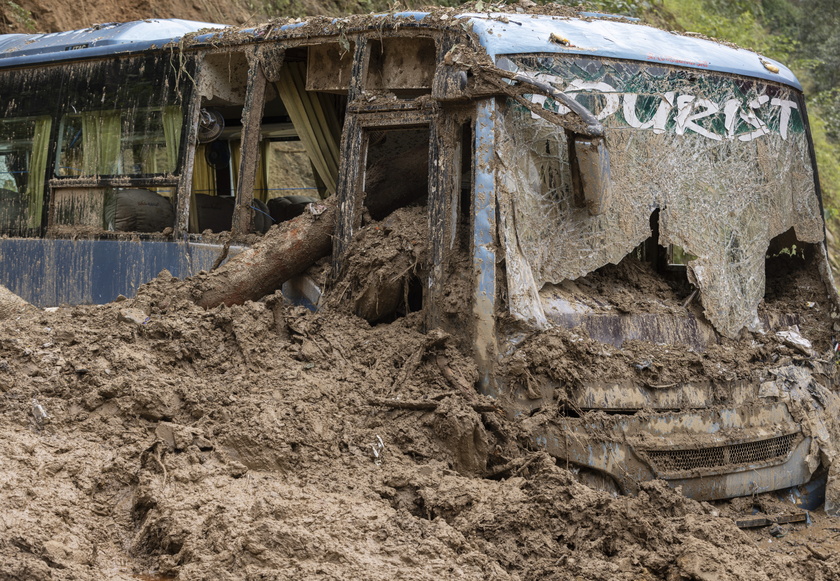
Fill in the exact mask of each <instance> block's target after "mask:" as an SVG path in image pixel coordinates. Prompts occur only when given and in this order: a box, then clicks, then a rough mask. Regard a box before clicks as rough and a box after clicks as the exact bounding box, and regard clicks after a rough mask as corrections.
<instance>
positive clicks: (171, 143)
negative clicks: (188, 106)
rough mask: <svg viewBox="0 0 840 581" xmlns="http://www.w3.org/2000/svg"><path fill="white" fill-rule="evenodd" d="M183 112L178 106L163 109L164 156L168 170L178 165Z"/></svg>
mask: <svg viewBox="0 0 840 581" xmlns="http://www.w3.org/2000/svg"><path fill="white" fill-rule="evenodd" d="M183 117H184V114H183V112H182V111H181V108H180V107H165V108H164V109H163V135H164V138H165V139H166V158H167V162H168V163H169V167H167V168H166V171H168V172H174V171H175V168H176V167H178V153H179V151H180V149H181V126H182V124H183Z"/></svg>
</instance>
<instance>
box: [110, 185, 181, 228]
mask: <svg viewBox="0 0 840 581" xmlns="http://www.w3.org/2000/svg"><path fill="white" fill-rule="evenodd" d="M105 221H106V223H107V224H109V225H111V224H113V229H114V230H116V231H118V232H163V230H164V229H165V228H171V227H172V226H174V225H175V208H173V207H172V202H171V201H170V199H169V198H167V197H166V196H161V195H159V194H156V193H155V192H153V191H151V190H145V189H130V190H118V191H117V192H115V194H114V196H113V197H112V201H111V203H110V204H108V205H107V206H106V209H105Z"/></svg>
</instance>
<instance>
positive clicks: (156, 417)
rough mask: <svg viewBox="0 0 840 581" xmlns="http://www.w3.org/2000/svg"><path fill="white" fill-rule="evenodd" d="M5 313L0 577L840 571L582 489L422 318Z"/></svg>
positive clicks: (657, 504)
mask: <svg viewBox="0 0 840 581" xmlns="http://www.w3.org/2000/svg"><path fill="white" fill-rule="evenodd" d="M4 312H6V313H8V316H7V317H6V318H4V319H2V320H0V328H2V333H0V337H3V339H0V430H2V438H0V463H2V466H3V471H2V473H0V502H2V506H3V511H2V513H0V577H3V578H7V579H27V580H29V579H102V578H108V579H133V578H136V577H134V575H138V574H146V575H149V574H154V575H160V576H166V577H174V578H178V579H256V578H265V577H266V576H269V577H272V578H301V579H302V578H306V579H352V578H364V579H383V580H384V579H393V578H405V579H441V578H453V577H462V578H466V579H500V580H507V579H546V578H556V579H567V578H569V579H571V578H582V579H605V580H606V579H628V580H629V579H744V578H752V579H779V580H781V579H831V578H836V575H837V574H838V573H837V571H838V562H837V560H838V557H836V556H835V553H833V552H831V553H830V554H829V552H828V551H826V555H827V556H826V555H823V556H826V558H825V559H819V558H816V557H815V556H814V554H813V553H812V552H811V551H809V550H807V549H806V548H805V547H804V546H791V547H790V549H789V551H790V552H785V553H777V552H774V551H772V550H768V549H763V548H759V547H758V546H757V545H756V543H754V542H753V540H752V539H751V537H750V535H757V534H761V533H760V532H759V533H749V534H747V533H744V532H742V531H740V530H738V529H737V528H735V526H734V524H732V521H731V520H730V519H726V518H723V517H719V516H715V515H716V512H715V511H716V510H717V509H715V508H713V507H711V506H710V505H706V504H701V503H697V502H694V501H690V500H686V499H684V498H683V497H681V496H680V495H679V494H678V493H676V492H674V491H671V490H669V489H667V488H666V487H665V486H664V485H663V484H662V483H651V484H647V485H643V487H642V489H643V492H642V494H640V495H639V496H638V497H634V498H629V497H621V498H613V497H612V496H610V495H608V494H607V493H604V492H599V491H595V490H592V489H590V488H587V487H586V486H584V485H582V484H580V483H578V482H577V481H576V480H575V478H574V476H573V475H572V473H570V472H569V471H567V470H566V469H565V468H562V467H558V466H557V465H555V463H554V462H553V460H551V459H550V458H548V457H547V456H545V455H543V454H541V453H538V452H533V451H531V450H530V449H529V447H528V438H526V437H525V435H524V434H522V433H521V432H520V431H519V428H518V426H517V424H516V423H515V422H510V421H507V420H505V419H504V418H503V417H502V416H501V415H500V414H498V413H493V412H483V413H480V412H477V411H475V407H476V406H477V405H478V404H484V405H487V404H488V403H489V402H486V401H485V400H483V399H482V398H481V397H480V396H478V395H477V394H475V393H473V392H469V391H465V390H463V389H462V386H461V385H460V382H459V381H453V380H452V379H451V378H452V377H456V378H457V377H461V378H463V380H464V381H465V382H466V383H468V384H469V385H471V384H472V383H473V382H474V380H475V378H476V370H475V367H474V364H473V363H472V360H471V359H470V358H469V357H468V356H467V355H465V354H464V353H462V352H461V351H460V350H459V349H457V348H456V347H455V346H454V345H455V342H454V341H453V340H452V338H450V337H448V336H447V335H445V334H444V333H441V332H434V333H430V334H422V333H420V332H419V331H418V327H419V324H420V316H419V314H417V313H415V314H409V315H408V316H406V317H402V318H400V319H398V320H397V321H395V322H393V323H390V324H381V325H376V326H373V327H372V326H370V325H369V324H368V323H367V322H365V321H363V320H361V319H359V318H357V317H355V316H353V315H349V314H340V313H335V312H323V313H319V314H314V313H311V312H309V311H307V310H305V309H302V308H294V307H287V306H284V305H283V304H282V302H280V301H279V300H278V298H277V297H270V298H269V299H268V300H266V301H264V302H257V303H247V304H245V305H242V306H238V307H232V308H225V307H219V308H216V309H213V310H210V311H204V310H203V309H199V308H197V307H196V306H194V305H193V304H192V302H191V300H190V298H189V293H188V286H187V285H185V283H183V282H182V281H177V280H174V279H171V278H170V277H165V276H164V277H161V278H160V279H158V280H156V281H154V282H153V283H152V284H150V285H148V286H146V287H144V288H143V289H142V290H141V292H140V294H139V296H138V297H137V298H136V299H132V300H125V301H121V302H117V303H113V304H109V305H104V306H99V307H93V306H92V307H73V308H60V309H57V310H55V311H54V312H45V311H39V310H35V309H31V308H24V307H20V306H17V307H15V309H10V310H6V311H4ZM439 357H442V358H444V360H445V362H446V363H445V366H446V368H447V369H448V370H449V373H448V374H444V373H443V372H442V367H441V365H440V362H439ZM393 401H399V402H421V403H425V404H427V405H426V407H427V408H428V407H429V405H428V404H431V407H433V408H434V409H424V410H419V411H417V410H407V409H399V408H394V407H391V406H389V405H387V404H386V403H383V402H393ZM36 406H40V409H42V410H43V411H44V412H45V415H46V417H44V415H43V414H40V413H39V412H38V411H37V410H38V409H39V408H36ZM374 450H376V454H374ZM809 542H810V543H812V544H813V543H817V544H816V545H815V546H816V547H817V551H818V552H819V551H820V548H819V547H820V546H821V545H820V544H819V543H821V542H822V541H821V540H820V539H816V540H809ZM820 554H822V553H820Z"/></svg>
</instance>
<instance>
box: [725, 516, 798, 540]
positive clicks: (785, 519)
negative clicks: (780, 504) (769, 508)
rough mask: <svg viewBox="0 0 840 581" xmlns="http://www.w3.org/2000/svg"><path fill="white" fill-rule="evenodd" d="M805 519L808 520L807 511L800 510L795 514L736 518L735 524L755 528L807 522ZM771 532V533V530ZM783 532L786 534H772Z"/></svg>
mask: <svg viewBox="0 0 840 581" xmlns="http://www.w3.org/2000/svg"><path fill="white" fill-rule="evenodd" d="M807 520H808V513H807V512H800V513H796V514H788V515H783V516H777V517H772V516H756V517H750V518H743V519H736V520H735V524H736V525H738V528H741V529H750V528H756V527H766V526H769V525H774V526H776V527H778V526H779V525H782V524H788V523H795V522H807ZM771 534H773V533H772V530H771ZM784 534H787V533H783V534H782V535H774V536H784Z"/></svg>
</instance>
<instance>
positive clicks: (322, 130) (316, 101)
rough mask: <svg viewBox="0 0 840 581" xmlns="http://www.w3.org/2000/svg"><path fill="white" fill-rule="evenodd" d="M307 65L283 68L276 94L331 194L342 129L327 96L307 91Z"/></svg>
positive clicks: (336, 174)
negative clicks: (278, 94)
mask: <svg viewBox="0 0 840 581" xmlns="http://www.w3.org/2000/svg"><path fill="white" fill-rule="evenodd" d="M305 80H306V63H298V62H287V63H283V66H282V67H281V68H280V80H279V81H278V82H277V91H278V93H280V99H282V101H283V105H285V107H286V111H287V112H288V113H289V117H290V118H291V120H292V125H294V127H295V131H297V134H298V136H299V137H300V140H301V141H302V142H303V145H304V147H305V148H306V153H307V155H309V158H310V159H311V160H312V165H314V166H315V170H316V171H317V172H318V175H319V176H320V177H321V180H323V182H324V185H325V186H326V187H327V192H328V193H329V194H333V193H335V188H336V183H337V182H338V160H339V140H340V138H341V127H340V126H339V123H338V116H337V115H336V112H335V109H334V108H333V107H332V106H330V103H329V100H328V99H327V97H328V96H327V95H321V94H319V93H314V92H307V91H306V82H305Z"/></svg>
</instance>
